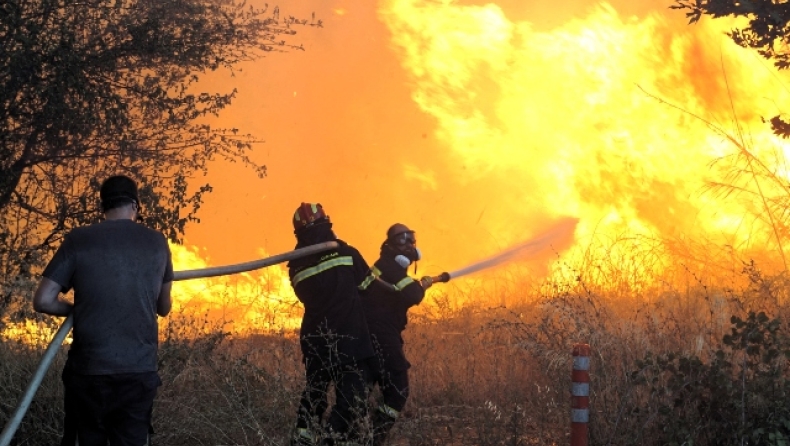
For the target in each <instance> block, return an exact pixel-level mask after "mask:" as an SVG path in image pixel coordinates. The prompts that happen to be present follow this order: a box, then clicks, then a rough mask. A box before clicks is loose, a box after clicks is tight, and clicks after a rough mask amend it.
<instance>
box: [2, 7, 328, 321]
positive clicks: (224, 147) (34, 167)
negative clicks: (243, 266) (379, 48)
mask: <svg viewBox="0 0 790 446" xmlns="http://www.w3.org/2000/svg"><path fill="white" fill-rule="evenodd" d="M296 26H321V22H320V21H315V20H314V18H313V20H312V21H308V20H300V19H296V18H294V17H286V16H281V15H280V12H279V9H278V8H273V9H270V8H264V9H259V8H253V7H251V6H248V5H246V4H245V3H240V2H239V1H238V0H167V1H161V0H4V1H3V2H0V316H2V315H3V314H4V313H6V314H7V313H8V312H9V311H10V307H9V306H10V305H11V303H12V301H14V300H15V299H16V298H17V297H18V296H19V292H18V290H19V289H20V288H26V286H25V284H28V285H29V283H30V278H31V275H32V274H33V273H35V271H36V269H37V268H40V267H41V265H42V263H43V262H44V261H45V260H46V259H47V258H48V257H49V255H51V253H52V251H53V250H54V248H56V247H57V246H58V245H59V241H60V239H61V237H62V236H63V234H64V233H65V232H66V231H68V230H69V229H71V228H73V227H75V226H79V225H83V224H86V223H90V222H94V221H96V220H97V219H98V218H99V214H98V203H97V201H96V198H95V197H96V195H97V190H98V186H99V184H100V182H101V181H102V180H103V179H104V178H105V177H106V176H108V175H110V174H115V173H126V174H128V175H130V176H132V177H134V178H136V179H137V180H138V181H139V184H140V190H141V201H142V202H143V203H142V204H143V211H144V219H145V222H146V223H147V224H148V225H150V226H152V227H155V228H157V229H159V230H162V231H163V232H165V233H166V234H167V235H168V237H169V238H170V239H171V240H173V241H179V238H180V237H181V236H182V235H183V231H184V226H185V224H186V223H187V222H188V221H195V220H197V216H196V213H197V211H198V209H199V208H200V205H201V202H202V200H203V196H204V194H206V193H208V192H209V191H210V190H211V186H210V185H209V184H204V185H202V186H200V187H197V188H196V190H193V189H192V188H188V187H187V180H188V179H190V178H192V177H195V176H197V175H200V174H205V173H206V170H207V166H208V163H209V162H210V161H212V160H214V159H227V160H230V161H239V162H241V163H244V164H246V165H248V166H250V167H251V168H253V169H254V170H255V171H256V172H257V174H258V175H259V176H264V175H265V173H266V170H265V166H262V165H257V164H256V163H254V162H252V161H251V159H250V158H249V157H248V155H249V151H250V149H251V147H252V145H253V144H254V143H255V142H256V141H255V138H254V137H253V136H251V135H243V134H240V133H239V132H238V131H237V130H236V129H217V128H212V127H211V126H209V125H208V124H205V119H203V118H205V117H209V116H212V115H217V114H218V113H219V112H220V111H221V110H222V109H223V108H224V107H226V106H227V105H229V104H230V103H231V101H232V99H233V98H234V96H235V94H236V91H235V90H233V91H230V92H223V93H217V92H212V93H207V92H199V91H197V90H198V88H201V87H202V86H201V85H198V84H197V82H198V81H199V79H200V75H202V74H205V73H208V72H211V71H216V70H228V71H229V72H232V70H234V68H238V64H239V63H241V62H244V61H251V60H255V59H256V58H259V57H262V56H263V55H264V54H266V53H269V52H272V51H287V50H291V49H301V47H300V46H297V45H295V44H292V43H290V39H292V36H293V34H295V30H294V28H295V27H296ZM28 287H29V286H28ZM15 290H17V291H15Z"/></svg>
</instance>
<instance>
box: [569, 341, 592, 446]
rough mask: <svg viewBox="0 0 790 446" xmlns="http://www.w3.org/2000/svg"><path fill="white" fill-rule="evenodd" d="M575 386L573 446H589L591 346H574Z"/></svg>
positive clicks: (572, 420) (572, 408)
mask: <svg viewBox="0 0 790 446" xmlns="http://www.w3.org/2000/svg"><path fill="white" fill-rule="evenodd" d="M571 379H572V381H573V385H572V387H571V446H587V423H588V422H589V421H590V346H589V345H588V344H575V345H574V346H573V371H572V372H571Z"/></svg>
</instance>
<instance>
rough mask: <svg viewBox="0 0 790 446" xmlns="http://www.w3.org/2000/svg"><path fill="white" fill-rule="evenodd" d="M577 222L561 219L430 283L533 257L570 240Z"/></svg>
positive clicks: (439, 276)
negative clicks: (537, 232) (538, 233)
mask: <svg viewBox="0 0 790 446" xmlns="http://www.w3.org/2000/svg"><path fill="white" fill-rule="evenodd" d="M578 222H579V220H578V219H576V218H565V219H562V220H560V221H559V222H558V223H557V224H555V225H554V226H552V227H551V229H549V230H547V231H546V232H544V233H542V234H540V235H538V236H536V237H534V238H531V239H529V240H526V241H524V242H521V243H519V244H517V245H515V246H512V247H510V248H508V249H506V250H504V251H502V252H500V253H498V254H494V255H493V256H491V257H488V258H485V259H483V260H479V261H477V262H474V263H472V264H470V265H467V266H465V267H463V268H461V269H457V270H455V271H453V272H449V273H448V272H444V273H441V274H439V275H438V276H434V277H431V280H432V283H437V282H449V281H450V279H455V278H458V277H462V276H466V275H468V274H472V273H476V272H478V271H481V270H484V269H488V268H492V267H494V266H497V265H501V264H503V263H505V262H508V261H510V260H514V259H516V258H519V257H523V256H527V255H534V254H536V253H538V252H540V251H543V250H544V249H546V248H549V247H551V246H552V245H554V244H556V243H558V242H561V241H564V240H568V239H569V238H571V237H572V236H573V231H574V229H576V223H578Z"/></svg>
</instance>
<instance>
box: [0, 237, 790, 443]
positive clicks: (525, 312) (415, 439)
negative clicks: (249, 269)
mask: <svg viewBox="0 0 790 446" xmlns="http://www.w3.org/2000/svg"><path fill="white" fill-rule="evenodd" d="M655 254H656V253H655V252H652V253H651V255H650V256H646V259H648V260H645V262H643V263H642V264H639V262H637V261H636V260H637V259H634V262H633V264H632V265H633V266H628V263H627V262H626V263H619V264H617V265H613V264H606V261H605V260H600V259H599V260H597V261H595V262H593V261H592V260H590V259H585V261H584V262H581V263H579V265H582V266H583V267H584V268H587V269H586V270H581V269H580V268H579V267H576V268H571V267H569V266H567V265H564V266H560V267H559V271H556V272H555V274H554V275H553V277H554V279H553V280H552V281H551V282H540V283H537V282H533V281H528V280H526V279H525V278H524V277H522V276H519V275H517V274H516V275H514V274H512V272H510V273H503V274H505V275H503V276H502V277H500V278H499V285H498V287H499V289H500V292H501V293H502V296H504V297H502V296H499V295H497V296H496V297H497V298H496V299H494V300H495V301H496V302H497V304H496V305H489V304H483V303H474V302H481V301H482V300H483V299H480V298H479V297H480V296H481V295H485V293H490V292H491V291H490V283H486V282H479V283H476V284H475V283H473V284H471V285H470V286H469V288H466V289H464V290H458V289H456V290H455V291H454V293H455V294H454V295H453V296H450V295H448V294H446V293H444V292H442V289H441V288H438V287H437V288H435V289H434V290H432V291H431V293H430V295H429V297H428V298H427V299H426V301H425V302H424V303H423V305H422V306H421V307H420V308H419V309H418V311H415V312H414V314H413V315H412V317H411V323H410V325H409V327H408V328H407V330H406V333H405V340H406V350H407V356H408V357H409V358H410V360H411V362H412V364H413V366H412V369H411V374H410V378H411V397H410V399H409V402H408V404H407V406H406V409H405V411H404V414H403V417H402V418H401V420H400V421H399V422H398V423H397V424H396V426H395V428H394V430H393V432H392V435H391V439H390V444H392V445H513V446H515V445H558V444H567V443H568V435H569V427H570V421H569V414H570V393H569V389H570V373H571V364H572V356H571V351H572V348H573V345H574V344H575V343H577V342H586V343H589V344H590V345H591V347H592V351H593V358H592V366H591V375H592V381H593V382H592V386H591V388H592V397H591V407H592V414H591V423H590V438H591V444H612V445H626V444H650V442H651V439H652V438H654V437H655V436H654V433H655V429H657V427H656V426H655V425H653V424H651V423H650V420H649V419H645V418H644V417H641V416H635V415H634V413H635V412H634V408H641V409H643V411H646V412H649V408H648V407H644V405H646V404H649V399H648V397H647V395H645V393H644V390H642V389H640V388H639V387H637V386H635V383H634V382H633V381H632V375H631V372H634V371H635V367H636V366H635V364H636V363H637V360H639V359H642V358H644V357H645V355H646V354H647V352H651V353H652V354H661V353H665V352H669V351H681V352H686V353H688V354H694V355H698V356H699V357H701V358H705V357H706V356H707V355H709V354H710V353H711V352H712V351H714V349H715V348H716V347H717V346H719V345H720V340H721V337H722V335H723V334H724V333H726V332H727V331H728V330H729V327H730V325H729V318H730V316H731V315H733V314H743V313H744V312H745V311H747V310H755V309H761V310H764V311H766V312H768V313H769V314H771V315H773V316H779V317H783V319H784V320H787V318H786V317H785V316H786V311H787V308H786V306H785V305H784V303H785V302H786V301H787V300H786V295H787V293H788V290H790V287H788V284H787V282H786V280H785V278H784V276H782V275H778V276H775V277H766V276H764V275H763V274H762V273H760V272H759V271H758V270H757V268H756V267H755V266H754V265H750V264H746V265H741V270H740V271H737V272H733V271H730V273H728V275H722V274H719V275H718V276H715V278H714V276H713V273H712V272H711V271H713V269H712V268H711V267H710V265H708V266H705V264H704V262H702V263H700V264H699V265H702V266H696V267H695V268H691V267H689V266H688V265H689V264H687V263H683V262H679V263H678V265H677V266H676V267H675V268H672V269H667V268H665V267H662V271H663V274H664V276H663V277H664V278H669V277H671V279H672V280H671V281H669V280H663V281H661V280H659V281H656V282H654V283H658V285H653V286H648V285H647V284H646V283H643V282H641V281H640V280H639V277H640V276H639V274H637V272H636V270H638V271H644V270H645V269H646V268H645V265H646V264H651V263H650V262H652V260H649V259H655V258H657V257H656V256H655ZM651 256H652V257H651ZM651 265H652V264H651ZM629 268H630V270H629ZM651 268H652V266H651ZM580 271H584V273H581V272H580ZM591 272H592V273H591ZM701 277H706V278H707V280H702V279H700V278H701ZM503 284H505V285H503ZM677 284H683V285H682V286H681V285H677ZM487 287H489V288H487ZM449 289H450V288H445V290H449ZM459 293H461V294H459ZM487 300H488V301H490V300H491V299H487ZM459 302H464V304H463V305H461V304H459ZM221 328H222V326H221V325H217V324H212V323H209V322H208V321H206V320H202V319H200V318H198V319H195V318H186V317H178V316H175V317H173V318H172V319H171V320H170V321H169V322H168V323H167V324H164V325H163V329H162V338H163V340H162V343H161V349H160V370H161V375H162V379H163V382H164V385H163V387H162V388H161V389H160V392H159V395H158V397H157V401H156V406H155V413H154V427H155V429H156V432H157V433H156V435H155V437H154V444H158V445H174V446H176V445H213V446H214V445H284V444H287V443H286V439H287V437H288V435H289V433H290V431H291V428H292V426H293V423H294V420H295V411H296V404H297V401H298V398H299V393H300V391H301V388H302V384H303V376H302V364H301V360H300V359H301V355H300V352H299V346H298V342H297V339H296V337H295V336H294V334H293V333H287V332H279V333H269V334H265V335H264V334H260V335H250V336H244V337H241V336H233V335H230V334H228V333H224V332H223V331H222V329H221ZM64 350H65V349H64ZM40 355H41V350H40V349H38V348H32V347H28V346H27V345H25V344H19V343H15V342H12V341H9V340H5V341H4V342H3V344H2V345H0V422H2V423H5V422H6V421H7V420H8V417H9V416H10V413H11V411H12V410H13V408H14V406H15V404H16V402H17V401H18V400H19V397H20V396H21V394H22V391H23V389H24V386H26V385H27V382H28V379H29V377H30V376H31V375H32V372H33V370H34V368H35V366H36V364H37V361H38V358H39V357H40ZM64 358H65V354H63V353H61V354H60V355H59V357H58V358H57V360H56V363H55V364H54V366H53V367H52V369H51V370H50V372H49V374H48V375H47V377H46V379H45V380H44V384H43V386H42V388H41V389H40V390H39V392H38V394H37V396H36V399H35V402H34V404H33V406H32V407H31V409H30V410H29V412H28V414H27V416H26V417H25V420H24V422H23V425H22V427H21V428H20V430H19V431H18V434H17V437H16V438H17V440H16V441H17V443H16V444H19V445H48V444H55V443H56V442H57V441H58V436H59V432H60V431H61V429H62V421H61V417H62V413H61V384H60V379H59V374H60V370H61V369H62V365H63V361H64Z"/></svg>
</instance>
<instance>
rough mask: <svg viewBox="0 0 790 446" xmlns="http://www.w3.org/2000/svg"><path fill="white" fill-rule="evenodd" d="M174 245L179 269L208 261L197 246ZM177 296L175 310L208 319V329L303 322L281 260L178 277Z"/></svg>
mask: <svg viewBox="0 0 790 446" xmlns="http://www.w3.org/2000/svg"><path fill="white" fill-rule="evenodd" d="M170 249H171V252H172V255H173V268H174V269H175V270H176V271H185V270H194V269H202V268H207V267H208V266H209V265H208V264H207V263H206V261H205V259H203V258H201V257H200V254H199V252H198V251H197V249H196V248H194V247H184V246H178V245H171V246H170ZM265 257H268V255H267V254H266V253H265V252H263V251H260V252H259V258H265ZM249 260H254V259H249ZM172 297H173V310H172V315H174V316H175V315H177V316H178V317H181V316H186V317H187V318H189V319H192V320H197V321H198V322H199V321H201V320H205V321H207V322H208V325H206V329H207V330H213V329H215V328H221V329H222V330H224V331H229V332H232V333H250V332H257V331H287V330H293V329H294V328H297V327H298V326H299V323H300V319H299V318H300V317H301V312H300V310H301V309H300V308H299V307H298V306H297V299H296V296H295V295H294V293H293V289H292V288H291V284H290V281H289V280H288V274H287V272H285V271H284V270H283V269H282V266H281V265H274V266H271V267H269V268H266V269H261V270H258V271H251V272H248V273H241V274H235V275H232V276H221V277H211V278H205V279H192V280H183V281H178V282H175V283H174V284H173V291H172ZM163 322H165V323H168V322H169V319H164V320H163Z"/></svg>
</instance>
